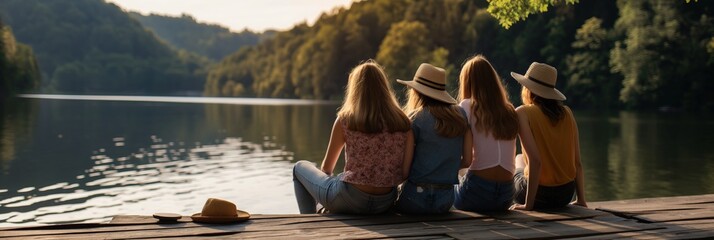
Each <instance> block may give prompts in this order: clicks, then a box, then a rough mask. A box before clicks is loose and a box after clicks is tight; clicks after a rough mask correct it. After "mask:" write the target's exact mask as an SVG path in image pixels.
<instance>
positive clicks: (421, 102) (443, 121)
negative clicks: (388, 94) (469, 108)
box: [403, 88, 469, 138]
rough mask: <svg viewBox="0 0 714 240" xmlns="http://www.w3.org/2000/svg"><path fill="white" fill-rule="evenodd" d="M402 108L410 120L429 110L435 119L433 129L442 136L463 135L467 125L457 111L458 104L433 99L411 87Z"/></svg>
mask: <svg viewBox="0 0 714 240" xmlns="http://www.w3.org/2000/svg"><path fill="white" fill-rule="evenodd" d="M403 109H404V112H405V113H406V114H407V117H409V119H411V120H414V119H415V118H416V116H417V114H419V112H421V111H422V110H427V111H429V112H430V113H431V115H433V116H434V119H436V123H435V124H434V129H435V130H436V133H437V134H439V136H442V137H448V138H452V137H457V136H463V135H464V134H465V133H466V130H467V129H468V127H469V124H468V123H467V122H466V119H464V116H463V115H461V112H460V111H459V106H457V105H455V104H449V103H445V102H442V101H439V100H436V99H433V98H431V97H429V96H426V95H424V94H421V93H419V92H417V91H416V90H414V89H413V88H410V89H409V90H408V93H407V103H406V104H405V105H404V108H403Z"/></svg>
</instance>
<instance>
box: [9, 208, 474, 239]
mask: <svg viewBox="0 0 714 240" xmlns="http://www.w3.org/2000/svg"><path fill="white" fill-rule="evenodd" d="M134 218H136V217H134ZM144 218H148V217H144ZM476 218H485V216H483V215H478V214H474V213H468V212H454V213H452V214H448V215H438V216H401V215H393V214H392V215H381V216H360V215H355V216H345V215H323V216H309V217H307V218H289V219H287V220H284V221H282V222H277V223H275V222H274V223H272V224H261V222H262V221H265V220H260V219H258V220H250V221H247V222H245V223H240V224H236V225H209V224H197V223H177V224H142V225H120V226H104V227H100V228H89V229H67V230H64V229H61V230H29V231H24V230H13V231H3V232H2V234H0V238H2V237H21V236H24V237H30V236H31V237H41V236H45V235H47V236H50V238H54V237H55V236H57V235H58V234H89V233H97V234H101V233H117V232H137V231H139V232H152V231H161V230H171V231H176V230H181V229H194V228H203V227H212V226H220V229H225V231H226V232H231V233H233V232H242V231H246V229H247V230H248V231H264V230H273V231H274V230H283V229H294V228H302V229H310V228H327V227H344V226H367V225H381V224H387V223H411V222H423V221H447V220H454V219H476ZM339 219H343V220H339ZM142 221H143V220H142ZM236 229H237V230H236ZM189 231H193V230H189ZM196 231H198V230H196ZM145 237H149V236H145Z"/></svg>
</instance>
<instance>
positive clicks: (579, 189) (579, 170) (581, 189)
mask: <svg viewBox="0 0 714 240" xmlns="http://www.w3.org/2000/svg"><path fill="white" fill-rule="evenodd" d="M575 184H576V185H575V193H576V195H577V199H576V200H575V201H574V202H573V203H572V204H575V205H580V206H583V207H588V204H587V202H585V178H584V174H583V164H582V163H581V162H580V136H579V133H578V126H577V124H575Z"/></svg>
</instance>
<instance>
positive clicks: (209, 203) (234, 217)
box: [191, 198, 250, 223]
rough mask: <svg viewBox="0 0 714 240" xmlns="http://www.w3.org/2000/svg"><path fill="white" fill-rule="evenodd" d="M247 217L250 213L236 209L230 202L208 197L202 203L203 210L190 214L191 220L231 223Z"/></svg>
mask: <svg viewBox="0 0 714 240" xmlns="http://www.w3.org/2000/svg"><path fill="white" fill-rule="evenodd" d="M249 218H250V213H248V212H246V211H242V210H238V208H237V207H236V205H235V204H233V203H232V202H229V201H226V200H223V199H218V198H209V199H208V200H206V204H204V205H203V210H201V212H200V213H196V214H194V215H192V216H191V220H193V221H194V222H201V223H233V222H240V221H245V220H248V219H249Z"/></svg>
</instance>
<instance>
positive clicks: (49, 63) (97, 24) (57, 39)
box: [0, 0, 210, 94]
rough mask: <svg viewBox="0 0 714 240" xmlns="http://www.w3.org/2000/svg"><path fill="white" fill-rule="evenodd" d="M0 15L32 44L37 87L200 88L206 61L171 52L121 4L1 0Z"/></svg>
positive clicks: (94, 90)
mask: <svg viewBox="0 0 714 240" xmlns="http://www.w3.org/2000/svg"><path fill="white" fill-rule="evenodd" d="M0 19H2V20H3V21H5V23H6V24H7V25H9V26H11V27H12V29H13V31H14V33H15V36H16V37H17V39H18V40H20V41H22V42H24V43H26V44H28V45H30V46H32V49H33V50H34V53H35V56H36V58H37V64H38V67H39V70H40V73H41V76H42V83H41V85H42V88H41V89H40V91H42V92H53V93H74V94H77V93H79V94H171V93H174V92H177V91H198V92H200V90H201V88H202V86H203V82H204V80H205V76H206V72H207V67H208V66H209V62H210V61H208V60H207V59H205V58H203V57H200V56H198V55H196V54H192V53H189V52H185V51H184V52H181V51H175V50H174V49H172V48H170V47H169V46H168V45H166V44H164V43H163V42H161V41H160V40H159V39H157V38H156V36H155V35H154V34H152V33H151V32H149V31H148V30H146V29H144V27H143V26H142V25H141V24H140V23H139V22H138V21H136V20H134V19H132V18H131V17H130V16H129V15H128V14H127V13H126V12H124V11H123V10H122V9H121V8H119V7H118V6H116V5H114V4H109V3H106V2H104V1H101V0H73V1H38V0H28V1H26V0H3V1H0Z"/></svg>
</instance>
